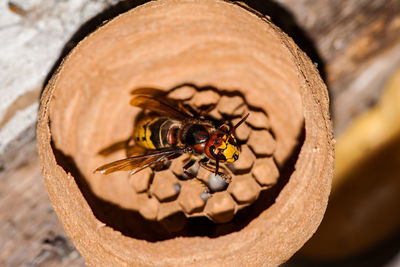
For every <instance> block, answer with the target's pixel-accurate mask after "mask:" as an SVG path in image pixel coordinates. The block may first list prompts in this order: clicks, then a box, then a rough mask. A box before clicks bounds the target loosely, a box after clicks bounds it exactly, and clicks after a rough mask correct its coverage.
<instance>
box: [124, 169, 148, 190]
mask: <svg viewBox="0 0 400 267" xmlns="http://www.w3.org/2000/svg"><path fill="white" fill-rule="evenodd" d="M152 178H153V171H152V170H151V169H150V168H146V169H144V170H142V171H140V172H138V173H135V174H133V175H130V176H129V183H130V184H131V185H132V187H133V189H135V191H136V192H137V193H141V192H144V191H147V189H149V186H150V183H151V180H152Z"/></svg>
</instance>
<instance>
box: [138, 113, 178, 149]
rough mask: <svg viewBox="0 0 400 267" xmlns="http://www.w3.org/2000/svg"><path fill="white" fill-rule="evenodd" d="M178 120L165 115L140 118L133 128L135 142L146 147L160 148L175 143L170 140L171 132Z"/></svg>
mask: <svg viewBox="0 0 400 267" xmlns="http://www.w3.org/2000/svg"><path fill="white" fill-rule="evenodd" d="M173 125H176V122H175V121H173V120H171V119H168V118H163V117H158V118H143V119H141V120H139V121H138V122H137V123H136V125H135V129H134V130H133V140H134V141H135V144H137V145H139V146H141V147H144V148H146V149H160V148H165V147H170V146H172V145H174V144H173V143H170V142H168V140H169V138H168V135H169V132H170V129H171V127H172V126H173Z"/></svg>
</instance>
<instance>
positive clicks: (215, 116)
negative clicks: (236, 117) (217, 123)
mask: <svg viewBox="0 0 400 267" xmlns="http://www.w3.org/2000/svg"><path fill="white" fill-rule="evenodd" d="M207 115H208V116H210V117H211V118H213V119H216V120H222V119H223V117H222V115H221V113H219V111H218V109H216V108H214V109H213V110H211V111H210V112H209V113H208V114H207Z"/></svg>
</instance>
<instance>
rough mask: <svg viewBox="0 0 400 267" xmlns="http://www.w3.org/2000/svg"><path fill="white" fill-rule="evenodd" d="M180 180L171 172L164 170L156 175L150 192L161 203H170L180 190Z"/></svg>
mask: <svg viewBox="0 0 400 267" xmlns="http://www.w3.org/2000/svg"><path fill="white" fill-rule="evenodd" d="M177 184H179V181H178V179H177V178H176V177H175V175H174V174H173V173H172V171H171V170H169V169H168V170H164V171H160V172H156V173H155V174H154V179H153V183H152V185H151V186H150V192H151V193H152V194H153V195H154V196H156V197H157V199H158V200H160V201H170V200H172V199H174V198H175V197H176V196H177V195H178V194H179V190H180V186H179V187H178V186H177Z"/></svg>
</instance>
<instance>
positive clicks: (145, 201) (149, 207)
mask: <svg viewBox="0 0 400 267" xmlns="http://www.w3.org/2000/svg"><path fill="white" fill-rule="evenodd" d="M138 199H139V213H140V214H141V215H142V216H143V217H144V218H145V219H147V220H156V219H157V214H158V208H159V206H160V203H159V202H158V200H157V199H156V198H155V197H149V196H148V195H147V194H146V193H143V194H140V195H139V196H138Z"/></svg>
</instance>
